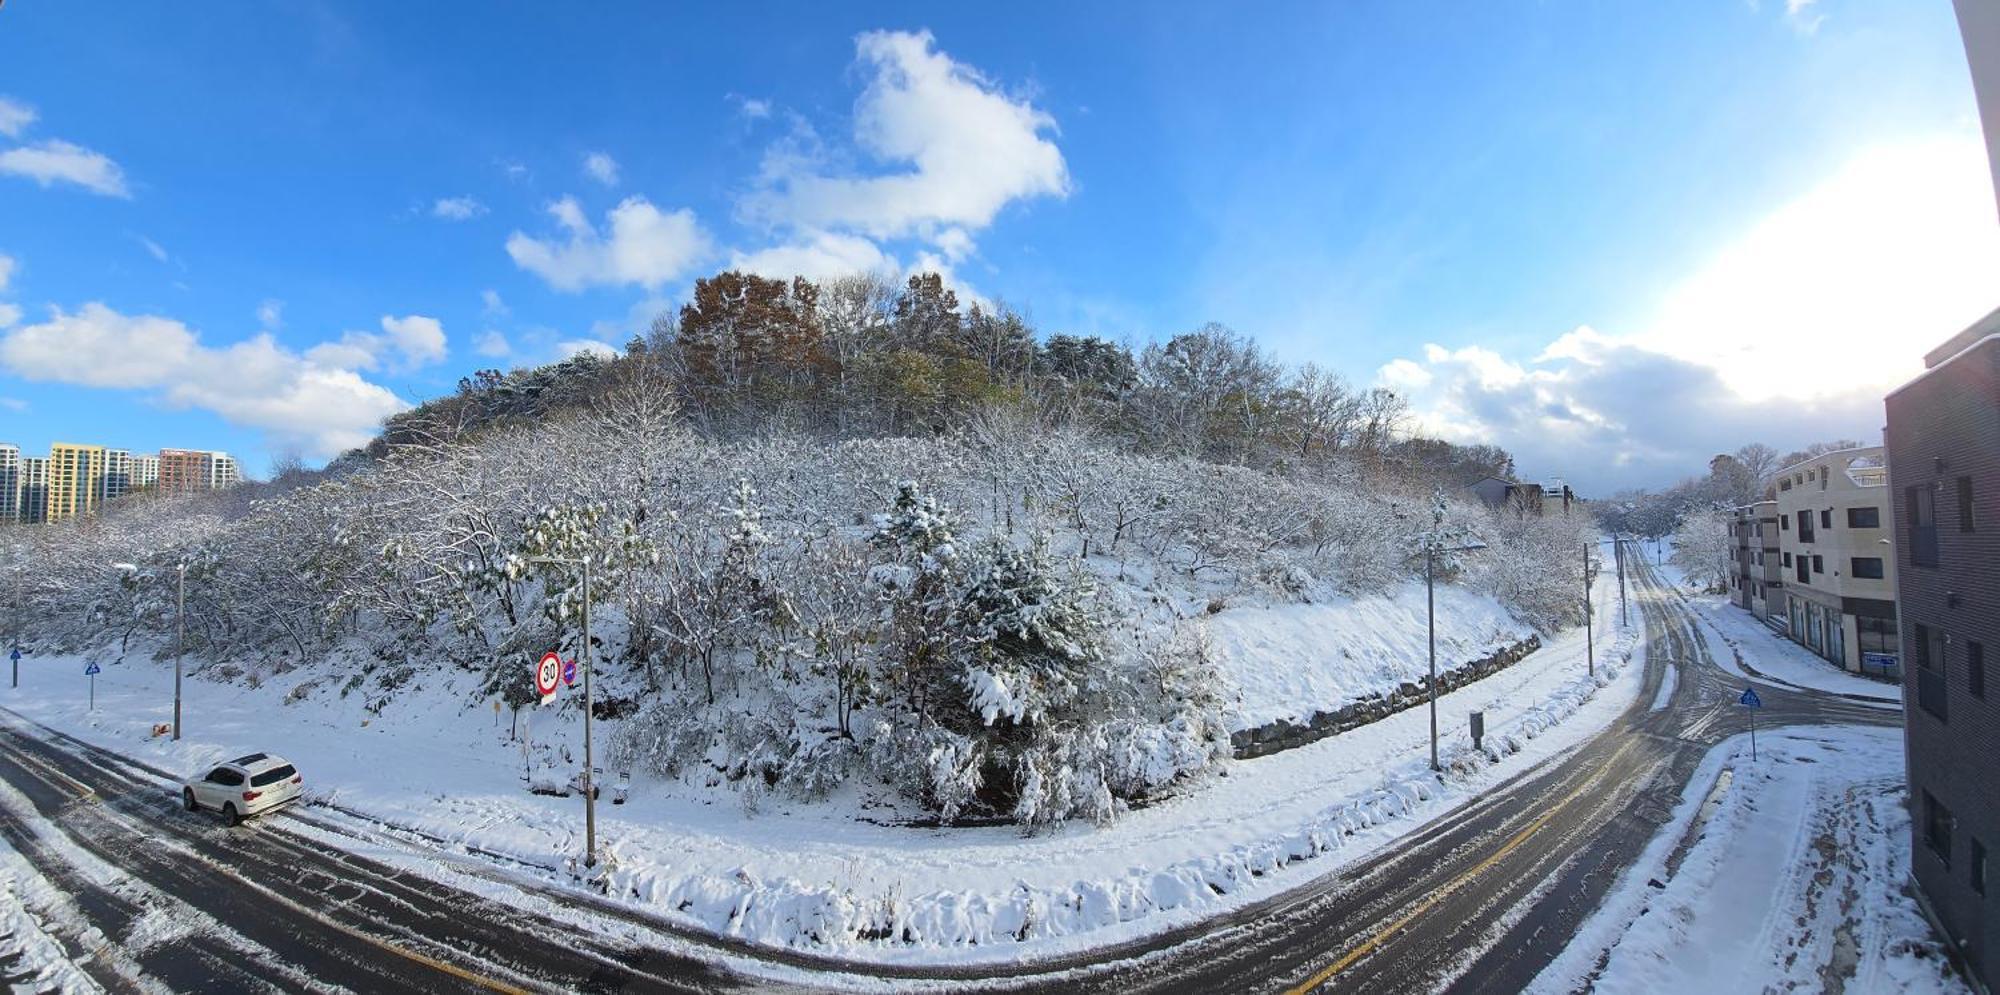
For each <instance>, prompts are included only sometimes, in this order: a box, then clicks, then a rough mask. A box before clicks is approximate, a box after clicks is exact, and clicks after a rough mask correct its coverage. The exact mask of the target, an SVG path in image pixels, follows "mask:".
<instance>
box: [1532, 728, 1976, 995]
mask: <svg viewBox="0 0 2000 995" xmlns="http://www.w3.org/2000/svg"><path fill="white" fill-rule="evenodd" d="M1758 747H1759V759H1757V760H1755V761H1753V760H1751V759H1750V755H1749V753H1750V750H1749V742H1748V739H1747V737H1745V736H1737V737H1734V738H1732V739H1730V740H1728V741H1727V742H1725V743H1723V744H1721V745H1720V746H1717V747H1716V748H1715V749H1714V750H1712V751H1710V752H1709V754H1708V756H1707V757H1706V758H1705V759H1704V761H1703V763H1702V764H1701V766H1700V768H1699V769H1698V770H1697V771H1696V773H1695V776H1694V777H1693V778H1692V779H1691V780H1690V781H1689V784H1688V787H1687V789H1686V791H1685V792H1684V793H1683V796H1682V799H1681V802H1680V805H1679V806H1678V808H1677V809H1676V813H1675V819H1674V820H1673V821H1672V822H1671V823H1670V824H1669V825H1667V826H1666V827H1664V828H1663V829H1662V831H1661V832H1660V835H1659V836H1658V837H1657V838H1655V840H1654V842H1653V843H1652V845H1651V846H1650V847H1649V848H1648V849H1647V851H1646V853H1645V854H1644V855H1643V856H1642V857H1641V858H1640V860H1639V861H1638V863H1636V864H1635V865H1634V866H1633V867H1632V868H1631V869H1630V870H1628V871H1627V873H1626V875H1625V876H1624V878H1623V879H1621V880H1620V881H1619V882H1618V883H1617V884H1616V885H1615V886H1614V887H1613V889H1612V891H1611V893H1610V894H1609V895H1608V896H1607V898H1606V900H1605V902H1604V903H1603V904H1602V905H1601V906H1600V908H1599V910H1598V911H1597V912H1596V913H1595V914H1593V915H1592V917H1591V918H1590V919H1589V920H1587V921H1586V922H1585V923H1584V924H1583V926H1582V927H1581V928H1580V929H1579V930H1578V933H1577V939H1576V941H1575V942H1574V943H1572V944H1571V945H1570V947H1569V948H1568V949H1567V950H1565V951H1564V952H1563V953H1562V954H1561V955H1560V956H1559V957H1558V958H1557V959H1556V960H1555V962H1554V963H1552V964H1551V965H1550V966H1549V967H1548V969H1547V970H1545V971H1544V972H1543V973H1542V975H1541V976H1540V977H1538V978H1536V979H1535V982H1534V984H1532V985H1531V986H1530V988H1529V991H1532V992H1551V993H1554V992H1569V991H1576V990H1581V989H1584V988H1589V989H1591V990H1594V991H1598V992H1606V993H1623V992H1634V993H1644V992H1722V991H1767V992H1770V991H1826V990H1841V989H1845V990H1847V991H1863V992H1880V991H1902V992H1965V991H1967V989H1966V988H1965V986H1964V985H1963V983H1962V982H1961V981H1959V979H1958V978H1957V977H1956V976H1954V975H1951V974H1950V973H1949V968H1948V966H1947V965H1946V963H1945V960H1944V957H1943V951H1942V950H1941V948H1940V947H1939V946H1938V942H1937V941H1936V940H1935V939H1934V938H1933V936H1932V935H1931V932H1930V929H1929V926H1928V925H1927V924H1926V923H1925V921H1924V920H1923V918H1922V916H1921V913H1920V912H1919V911H1918V910H1917V907H1916V904H1915V902H1914V900H1913V899H1911V898H1910V897H1909V896H1908V895H1906V894H1904V891H1903V883H1904V881H1905V880H1907V878H1908V875H1909V841H1910V829H1909V814H1908V811H1907V810H1906V808H1905V807H1904V805H1903V794H1904V788H1903V752H1902V735H1901V733H1900V732H1899V731H1898V730H1895V729H1876V728H1860V727H1853V726H1845V727H1831V728H1811V727H1792V728H1785V729H1777V730H1769V731H1766V732H1765V733H1764V734H1762V735H1761V736H1760V737H1759V741H1758ZM1725 772H1726V773H1727V775H1728V777H1727V778H1726V779H1723V775H1724V774H1725ZM1710 797H1714V803H1713V805H1712V806H1709V807H1708V808H1707V810H1706V812H1705V814H1704V812H1703V809H1704V800H1705V799H1708V798H1710ZM1703 817H1705V818H1706V820H1707V821H1706V823H1705V824H1703V825H1701V826H1699V827H1697V829H1698V832H1699V835H1698V837H1697V838H1696V839H1695V841H1694V843H1693V844H1692V845H1691V846H1690V847H1689V848H1688V850H1687V851H1686V856H1685V857H1684V858H1683V859H1682V861H1681V862H1680V864H1679V866H1678V867H1677V868H1676V869H1675V870H1674V871H1673V872H1672V873H1671V874H1670V873H1669V871H1668V866H1669V856H1670V854H1672V852H1673V851H1674V849H1675V846H1676V844H1677V843H1678V842H1679V841H1681V840H1682V839H1683V838H1684V837H1685V836H1686V835H1687V833H1688V830H1689V827H1690V825H1692V824H1693V822H1694V820H1696V819H1697V818H1703ZM1661 881H1664V882H1665V883H1664V885H1663V886H1661V885H1658V884H1656V882H1661Z"/></svg>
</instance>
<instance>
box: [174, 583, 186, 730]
mask: <svg viewBox="0 0 2000 995" xmlns="http://www.w3.org/2000/svg"><path fill="white" fill-rule="evenodd" d="M187 577H188V565H187V561H186V560H182V561H180V562H179V563H176V564H174V741H175V742H179V741H180V738H181V654H182V652H184V651H185V649H186V647H187Z"/></svg>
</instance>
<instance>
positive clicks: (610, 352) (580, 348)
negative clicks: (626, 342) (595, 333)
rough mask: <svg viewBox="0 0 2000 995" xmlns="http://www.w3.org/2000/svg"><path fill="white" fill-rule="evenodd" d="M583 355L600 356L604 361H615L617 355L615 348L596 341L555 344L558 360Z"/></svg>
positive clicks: (569, 341)
mask: <svg viewBox="0 0 2000 995" xmlns="http://www.w3.org/2000/svg"><path fill="white" fill-rule="evenodd" d="M583 353H590V354H592V355H597V356H602V357H604V358H605V359H616V358H618V355H619V353H618V348H617V347H616V346H613V345H612V344H610V343H608V342H599V341H597V340H596V339H565V340H564V341H561V342H558V343H556V358H558V359H568V358H570V357H571V356H577V355H581V354H583Z"/></svg>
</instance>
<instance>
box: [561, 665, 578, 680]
mask: <svg viewBox="0 0 2000 995" xmlns="http://www.w3.org/2000/svg"><path fill="white" fill-rule="evenodd" d="M563 683H564V684H575V683H576V661H575V660H564V661H563Z"/></svg>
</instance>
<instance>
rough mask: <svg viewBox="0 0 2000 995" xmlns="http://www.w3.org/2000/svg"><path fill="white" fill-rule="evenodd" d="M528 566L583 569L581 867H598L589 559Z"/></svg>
mask: <svg viewBox="0 0 2000 995" xmlns="http://www.w3.org/2000/svg"><path fill="white" fill-rule="evenodd" d="M528 562H530V563H557V564H562V565H565V566H576V567H581V568H583V653H582V656H583V660H582V662H581V663H580V664H579V665H578V666H579V668H580V669H581V670H582V671H583V866H585V867H596V866H597V784H596V772H595V760H594V759H593V757H592V754H591V749H590V712H591V707H590V706H591V699H590V558H589V557H587V556H585V557H581V558H576V557H567V556H534V557H530V558H529V559H528Z"/></svg>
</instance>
